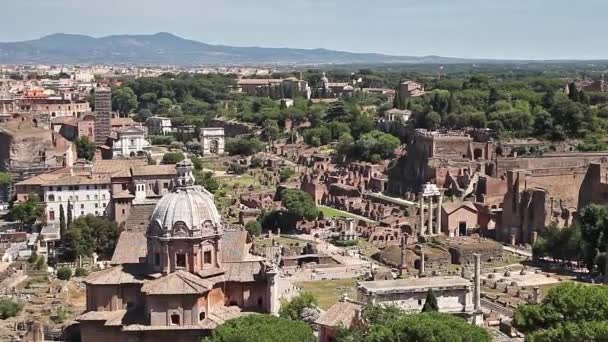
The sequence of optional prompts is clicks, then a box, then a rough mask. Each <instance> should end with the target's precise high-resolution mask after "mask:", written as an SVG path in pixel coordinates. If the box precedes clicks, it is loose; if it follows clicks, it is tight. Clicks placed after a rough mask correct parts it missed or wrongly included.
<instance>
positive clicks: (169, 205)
mask: <svg viewBox="0 0 608 342" xmlns="http://www.w3.org/2000/svg"><path fill="white" fill-rule="evenodd" d="M176 170H177V179H176V187H175V188H174V189H173V191H172V192H170V193H168V194H166V195H164V196H163V197H162V198H161V199H160V201H159V202H158V204H157V205H156V207H155V208H154V212H153V213H152V217H151V219H150V232H151V234H153V235H164V236H167V235H171V236H180V237H181V236H197V235H201V234H206V233H211V232H216V233H217V232H218V231H219V230H221V227H222V218H221V216H220V214H219V212H218V210H217V208H216V206H215V203H214V202H213V195H212V194H211V193H210V192H209V191H207V190H205V188H203V187H202V186H197V185H194V176H193V175H192V163H191V162H190V161H189V160H186V161H184V162H181V163H178V164H177V165H176Z"/></svg>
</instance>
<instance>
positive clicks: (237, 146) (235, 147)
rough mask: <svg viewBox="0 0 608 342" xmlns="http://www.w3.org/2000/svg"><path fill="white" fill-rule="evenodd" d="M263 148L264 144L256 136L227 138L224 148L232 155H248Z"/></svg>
mask: <svg viewBox="0 0 608 342" xmlns="http://www.w3.org/2000/svg"><path fill="white" fill-rule="evenodd" d="M263 149H264V144H263V143H262V142H261V141H260V139H258V138H256V137H248V138H232V139H227V140H226V144H225V145H224V150H225V151H226V152H227V153H228V154H230V155H231V156H234V155H244V156H250V155H252V154H256V153H258V152H260V151H262V150H263Z"/></svg>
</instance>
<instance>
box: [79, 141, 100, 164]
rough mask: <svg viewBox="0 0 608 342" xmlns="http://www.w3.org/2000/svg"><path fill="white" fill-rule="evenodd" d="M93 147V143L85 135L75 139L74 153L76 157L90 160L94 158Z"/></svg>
mask: <svg viewBox="0 0 608 342" xmlns="http://www.w3.org/2000/svg"><path fill="white" fill-rule="evenodd" d="M95 148H96V147H95V143H93V142H91V141H89V138H88V137H86V136H84V137H81V138H78V139H76V155H77V156H78V158H84V159H86V160H88V161H92V160H93V159H94V158H95Z"/></svg>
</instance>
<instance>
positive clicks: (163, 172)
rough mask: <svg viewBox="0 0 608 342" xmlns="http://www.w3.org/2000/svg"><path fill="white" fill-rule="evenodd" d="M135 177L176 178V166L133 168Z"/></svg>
mask: <svg viewBox="0 0 608 342" xmlns="http://www.w3.org/2000/svg"><path fill="white" fill-rule="evenodd" d="M131 173H132V174H133V176H134V177H135V176H175V174H176V171H175V165H144V166H134V167H132V168H131Z"/></svg>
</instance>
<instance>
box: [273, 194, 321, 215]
mask: <svg viewBox="0 0 608 342" xmlns="http://www.w3.org/2000/svg"><path fill="white" fill-rule="evenodd" d="M281 203H282V204H283V206H284V207H285V208H286V209H287V213H289V214H290V215H293V216H294V217H295V218H296V219H298V220H300V219H306V220H312V219H315V218H317V217H318V216H319V209H317V206H316V205H315V202H314V201H313V199H312V197H310V195H309V194H307V193H306V192H304V191H302V190H294V189H285V190H283V192H282V193H281Z"/></svg>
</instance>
